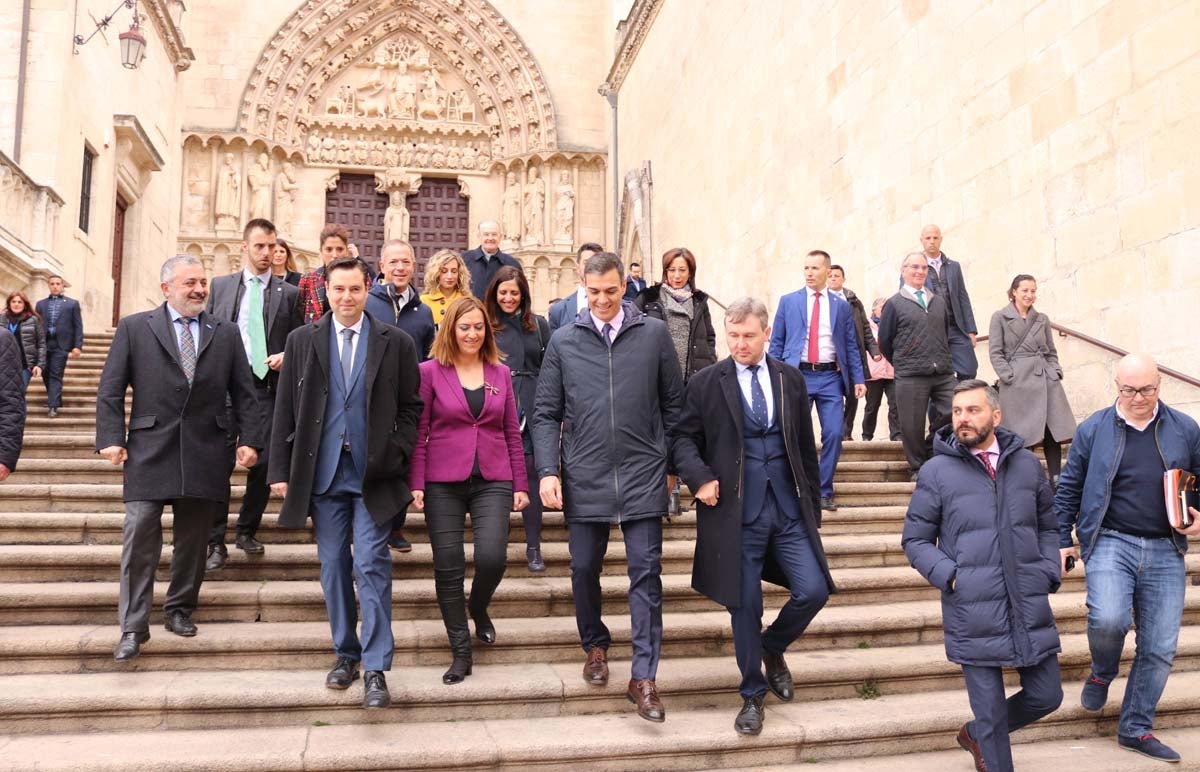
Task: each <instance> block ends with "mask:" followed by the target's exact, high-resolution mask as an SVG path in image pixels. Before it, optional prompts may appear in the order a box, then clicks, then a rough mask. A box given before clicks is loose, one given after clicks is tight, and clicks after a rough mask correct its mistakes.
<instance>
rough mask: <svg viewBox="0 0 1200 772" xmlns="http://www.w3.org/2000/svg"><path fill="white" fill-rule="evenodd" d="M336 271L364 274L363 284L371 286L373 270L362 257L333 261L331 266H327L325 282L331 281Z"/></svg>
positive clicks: (342, 258)
mask: <svg viewBox="0 0 1200 772" xmlns="http://www.w3.org/2000/svg"><path fill="white" fill-rule="evenodd" d="M334 271H358V272H359V273H361V274H362V277H363V283H364V284H365V285H366V286H368V287H369V286H371V268H370V267H369V266H368V265H367V263H366V261H365V260H363V259H362V258H361V257H339V258H338V259H337V260H331V261H330V262H329V265H327V266H325V281H329V276H330V274H332V273H333V272H334Z"/></svg>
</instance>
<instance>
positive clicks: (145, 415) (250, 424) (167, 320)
mask: <svg viewBox="0 0 1200 772" xmlns="http://www.w3.org/2000/svg"><path fill="white" fill-rule="evenodd" d="M199 324H200V342H199V346H198V348H197V352H196V371H195V377H194V378H193V380H192V385H191V387H190V388H189V387H188V382H187V377H186V376H185V375H184V374H183V369H182V368H181V367H180V365H179V350H178V344H177V343H176V337H175V330H174V329H173V327H174V325H173V324H172V323H171V317H170V314H169V313H168V312H167V304H166V303H163V304H162V305H161V306H159V307H158V308H155V309H153V310H151V311H143V312H141V313H138V314H131V315H130V316H127V317H125V318H124V319H122V320H121V322H120V324H118V325H117V332H116V334H115V335H113V342H112V348H111V349H110V350H109V353H108V358H107V359H106V360H104V371H103V373H102V374H101V375H100V389H99V391H98V393H97V395H96V449H97V450H100V449H102V448H108V447H112V446H114V445H119V446H122V447H124V448H125V449H126V451H127V452H128V454H129V458H128V459H127V460H126V462H125V470H124V471H125V489H124V496H125V501H167V500H170V499H176V498H198V499H209V500H211V501H224V500H226V499H227V498H228V496H229V474H230V473H231V472H232V471H233V464H234V449H235V448H236V447H237V446H239V445H249V446H250V447H252V448H255V449H256V450H262V448H263V435H264V428H265V424H266V416H265V414H264V413H263V410H262V406H261V405H260V404H259V401H258V397H257V395H256V394H255V389H254V381H253V377H254V376H253V375H252V374H251V373H250V365H249V364H247V362H246V353H245V349H244V348H242V335H241V332H239V330H238V327H237V325H236V324H233V323H232V322H223V321H221V320H220V319H217V318H216V317H214V316H212V315H211V314H208V313H201V314H200V316H199ZM128 387H132V388H133V407H132V409H131V410H130V413H129V436H128V438H127V437H126V433H125V391H126V389H127V388H128ZM226 398H228V400H229V403H230V405H231V409H232V411H233V418H234V424H233V425H232V426H231V425H230V420H229V417H228V416H227V414H226V412H225V403H226ZM235 426H236V427H242V428H241V432H240V436H238V435H237V434H235V432H236V431H237V429H235V428H234V427H235Z"/></svg>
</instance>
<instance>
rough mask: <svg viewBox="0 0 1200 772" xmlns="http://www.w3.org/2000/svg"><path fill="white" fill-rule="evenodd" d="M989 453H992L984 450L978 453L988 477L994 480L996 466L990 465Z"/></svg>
mask: <svg viewBox="0 0 1200 772" xmlns="http://www.w3.org/2000/svg"><path fill="white" fill-rule="evenodd" d="M991 455H992V454H991V453H988V452H987V451H986V450H985V451H984V452H983V453H980V454H979V460H980V461H982V462H983V468H984V469H986V470H987V473H988V477H990V478H992V479H993V480H995V479H996V468H995V467H994V466H992V459H991Z"/></svg>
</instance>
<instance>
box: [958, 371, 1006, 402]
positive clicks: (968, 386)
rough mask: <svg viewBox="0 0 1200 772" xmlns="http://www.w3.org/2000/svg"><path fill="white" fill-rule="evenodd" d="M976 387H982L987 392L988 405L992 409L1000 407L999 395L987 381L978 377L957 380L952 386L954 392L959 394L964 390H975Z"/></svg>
mask: <svg viewBox="0 0 1200 772" xmlns="http://www.w3.org/2000/svg"><path fill="white" fill-rule="evenodd" d="M976 389H983V391H984V393H986V394H987V401H988V407H990V408H991V409H992V410H999V409H1000V395H999V394H998V393H997V392H996V390H995V389H993V388H992V387H991V385H990V384H989V383H988V382H987V381H985V380H982V379H980V378H970V379H968V380H965V381H959V382H958V383H957V384H956V385H955V387H954V393H955V394H961V393H963V392H964V391H975V390H976Z"/></svg>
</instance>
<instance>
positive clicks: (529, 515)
mask: <svg viewBox="0 0 1200 772" xmlns="http://www.w3.org/2000/svg"><path fill="white" fill-rule="evenodd" d="M525 474H527V475H528V476H529V485H530V488H531V490H530V491H529V506H527V507H525V508H524V509H522V510H521V523H522V524H523V525H524V526H525V548H526V549H532V548H534V547H541V546H542V497H541V496H539V495H538V490H537V485H538V476H537V470H536V469H534V468H533V454H532V453H526V454H525Z"/></svg>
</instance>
